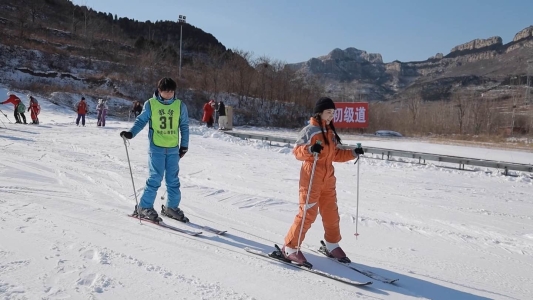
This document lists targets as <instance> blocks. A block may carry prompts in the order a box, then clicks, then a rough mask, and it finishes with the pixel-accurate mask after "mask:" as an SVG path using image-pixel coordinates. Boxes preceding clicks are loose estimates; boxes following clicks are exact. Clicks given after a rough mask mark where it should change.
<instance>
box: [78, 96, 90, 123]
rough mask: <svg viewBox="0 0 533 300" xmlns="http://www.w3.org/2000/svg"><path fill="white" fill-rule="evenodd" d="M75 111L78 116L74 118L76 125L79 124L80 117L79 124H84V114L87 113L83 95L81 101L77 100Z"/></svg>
mask: <svg viewBox="0 0 533 300" xmlns="http://www.w3.org/2000/svg"><path fill="white" fill-rule="evenodd" d="M76 108H77V111H78V118H77V119H76V125H77V126H80V119H81V125H82V126H85V114H87V110H88V109H87V103H86V102H85V97H81V101H80V102H78V104H77V105H76Z"/></svg>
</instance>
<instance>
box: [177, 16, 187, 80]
mask: <svg viewBox="0 0 533 300" xmlns="http://www.w3.org/2000/svg"><path fill="white" fill-rule="evenodd" d="M178 23H180V69H179V77H180V78H181V44H182V36H183V23H187V17H186V16H184V15H179V18H178Z"/></svg>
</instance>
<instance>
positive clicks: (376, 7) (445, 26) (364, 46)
mask: <svg viewBox="0 0 533 300" xmlns="http://www.w3.org/2000/svg"><path fill="white" fill-rule="evenodd" d="M73 2H74V3H76V4H78V5H87V6H89V7H92V8H93V9H94V10H97V11H102V12H106V13H108V12H110V13H112V14H113V15H114V14H116V15H117V16H118V17H128V18H130V19H136V20H139V21H146V20H151V21H156V20H177V18H178V15H180V14H182V15H186V16H187V19H188V22H189V23H191V24H193V25H194V26H196V27H198V28H201V29H202V30H204V31H206V32H209V33H211V34H213V35H214V36H215V37H216V38H217V39H218V40H219V41H220V42H221V43H222V44H224V46H226V47H228V48H230V49H241V50H246V51H250V52H253V53H254V55H255V56H257V57H258V56H263V55H264V56H268V57H270V58H272V59H277V60H281V61H285V62H288V63H295V62H301V61H306V60H308V59H310V58H311V57H317V56H321V55H325V54H327V53H329V52H330V51H331V50H333V49H334V48H341V49H345V48H348V47H355V48H358V49H361V50H365V51H367V52H371V53H380V54H381V55H382V56H383V60H384V61H385V62H390V61H393V60H396V59H397V60H400V61H416V60H425V59H427V58H428V57H430V56H433V55H435V54H436V53H438V52H441V53H444V54H445V55H446V54H447V53H449V51H450V50H451V48H452V47H454V46H456V45H459V44H462V43H466V42H469V41H471V40H473V39H476V38H489V37H492V36H500V37H501V38H502V39H503V42H504V43H508V42H510V41H511V40H512V39H513V37H514V35H515V34H516V33H517V32H518V31H520V30H522V29H524V28H526V27H528V26H530V25H533V15H532V14H531V12H533V0H512V1H510V0H507V1H502V0H448V1H443V0H438V1H437V0H365V1H360V0H328V1H316V0H307V1H303V0H263V1H261V0H188V1H182V0H166V1H164V0H151V1H146V0H145V1H141V0H83V1H80V0H74V1H73ZM326 3H327V4H326Z"/></svg>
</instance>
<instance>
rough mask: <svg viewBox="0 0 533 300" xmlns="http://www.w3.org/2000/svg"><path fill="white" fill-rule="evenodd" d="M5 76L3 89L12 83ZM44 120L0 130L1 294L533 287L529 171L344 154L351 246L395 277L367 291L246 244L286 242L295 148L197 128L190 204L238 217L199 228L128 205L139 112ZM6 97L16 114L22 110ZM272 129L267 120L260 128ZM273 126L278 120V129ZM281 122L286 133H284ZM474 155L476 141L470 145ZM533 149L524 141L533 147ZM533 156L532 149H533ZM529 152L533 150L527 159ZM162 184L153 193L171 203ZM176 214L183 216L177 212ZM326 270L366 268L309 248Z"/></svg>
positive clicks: (138, 160) (473, 294)
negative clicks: (132, 133) (139, 215)
mask: <svg viewBox="0 0 533 300" xmlns="http://www.w3.org/2000/svg"><path fill="white" fill-rule="evenodd" d="M2 94H3V95H5V89H0V95H2ZM39 100H40V104H41V106H42V107H43V111H42V114H41V116H40V120H41V125H39V126H33V125H14V124H9V123H8V122H7V120H6V119H5V117H4V116H3V115H0V119H1V120H2V121H4V123H5V125H6V127H7V128H0V153H1V156H0V298H1V299H413V298H427V299H485V298H490V299H530V298H531V295H532V294H533V289H532V285H531V281H532V279H533V275H532V274H533V197H532V196H531V191H532V190H533V183H532V181H531V180H530V179H529V178H528V177H525V176H521V177H516V178H514V177H504V176H501V175H499V174H497V173H493V174H487V173H485V172H481V171H480V172H461V171H456V170H451V169H443V168H439V167H435V166H431V165H427V166H419V165H411V164H405V163H394V162H387V161H380V160H373V159H362V160H361V162H360V163H361V165H360V173H361V177H360V197H359V218H360V220H359V224H358V233H359V234H360V235H359V237H358V238H357V239H356V237H355V236H354V233H355V228H356V224H355V215H356V200H357V197H356V194H357V184H356V182H357V177H356V174H357V166H356V165H353V162H348V163H340V164H336V176H337V192H338V204H339V212H340V214H341V230H342V235H343V240H342V241H341V245H342V246H343V248H344V250H345V251H346V252H347V254H348V255H349V257H350V258H352V260H353V261H355V262H356V264H357V265H358V266H359V267H362V268H365V269H369V270H373V271H375V272H376V273H379V274H382V275H384V276H387V277H393V278H399V279H400V280H399V282H398V283H397V284H396V285H390V284H384V283H381V282H377V281H374V283H373V284H372V285H371V286H369V287H365V288H355V287H351V286H348V285H345V284H342V283H339V282H336V281H332V280H328V279H325V278H322V277H319V276H316V275H313V274H310V273H307V272H303V271H300V270H295V269H293V268H290V267H286V266H282V265H278V264H277V263H275V262H271V261H266V260H263V259H260V258H257V257H255V256H253V255H251V254H248V253H246V252H245V251H244V250H243V247H251V248H256V249H259V250H263V251H265V252H269V251H271V250H272V246H273V244H274V243H278V244H282V243H283V238H284V236H285V234H286V232H287V230H288V229H289V227H290V225H291V223H292V220H293V218H294V215H295V214H296V211H297V202H298V176H299V170H300V162H298V161H297V160H296V159H295V158H294V156H293V155H292V154H291V152H290V150H291V149H288V148H282V147H270V146H269V145H268V144H266V143H260V142H253V141H243V140H240V139H237V138H233V137H230V136H227V135H225V134H223V133H220V132H217V131H215V130H211V129H207V128H205V127H201V126H197V125H193V126H191V141H190V148H189V149H190V151H189V152H188V153H187V155H186V156H185V157H184V158H183V159H182V161H181V163H180V167H181V173H180V175H181V176H180V177H181V188H182V195H183V200H182V204H181V208H182V209H183V210H184V211H185V213H186V214H187V215H188V216H189V217H190V218H191V220H193V221H194V222H196V223H200V224H205V225H210V226H213V227H216V228H220V229H225V230H228V234H227V235H225V236H215V235H214V234H211V233H208V232H204V234H203V235H202V236H201V237H197V238H194V237H189V236H184V235H182V234H178V233H175V232H171V231H167V230H163V229H161V228H159V227H156V226H153V225H150V224H145V223H143V225H140V224H139V221H137V220H135V219H132V218H129V217H127V216H126V214H128V213H131V212H132V210H133V207H134V205H135V197H134V193H133V188H132V182H131V178H130V173H129V168H128V161H127V159H126V150H125V146H124V143H123V141H122V139H121V138H120V137H119V132H120V131H121V130H124V129H127V128H129V127H130V126H131V124H132V123H127V122H122V121H117V120H113V119H110V120H108V122H107V124H106V127H105V128H99V127H96V124H95V123H94V120H92V119H90V118H89V123H88V125H87V127H76V126H75V125H74V124H73V121H74V117H75V114H74V113H73V112H72V111H70V110H69V109H67V108H64V107H61V106H57V105H54V104H50V103H49V102H47V100H46V99H43V98H39ZM0 109H2V111H3V112H5V113H6V114H7V113H9V114H8V117H10V119H11V120H12V121H13V117H12V116H11V115H12V113H11V112H12V107H11V106H5V105H0ZM0 126H2V123H0ZM263 133H264V132H263ZM273 134H276V133H273ZM278 134H279V133H278ZM147 145H148V141H147V137H146V132H145V133H141V134H140V135H139V136H138V137H136V138H135V139H133V140H131V141H130V144H129V146H128V151H129V156H130V158H131V165H132V168H133V176H134V181H135V186H136V187H137V195H138V196H139V194H140V193H142V188H143V187H144V182H145V180H146V177H147V174H148V168H147V160H148V157H147ZM462 149H463V151H464V153H465V154H466V153H468V154H469V155H468V156H472V153H476V152H479V151H480V150H479V149H476V148H462ZM526 155H527V154H526ZM529 155H531V154H529ZM530 157H531V156H530ZM164 196H165V186H164V183H163V184H162V187H161V188H160V192H159V195H158V197H157V200H156V208H157V207H159V206H160V205H161V204H163V203H164V202H163V200H162V199H161V197H164ZM168 222H169V223H171V224H173V225H175V226H180V227H184V228H189V229H190V227H187V226H186V225H183V224H178V223H177V222H174V221H172V220H170V221H168ZM322 236H323V229H322V222H321V220H320V217H318V219H317V221H316V222H315V223H314V225H313V227H312V228H311V230H310V231H309V233H308V235H307V237H306V239H305V242H304V252H305V254H306V256H307V258H308V259H309V260H310V261H311V262H312V263H313V264H314V266H315V267H316V268H317V269H320V270H323V271H326V272H329V273H332V274H334V275H336V276H341V277H345V278H349V279H352V280H357V281H366V280H368V278H366V277H364V276H363V275H361V274H358V273H355V272H353V271H351V270H348V269H347V268H343V267H342V266H339V265H337V264H336V263H334V262H331V261H329V260H327V259H325V258H323V257H321V256H319V255H316V254H314V253H312V252H309V251H308V250H306V248H309V247H311V248H317V247H318V245H319V244H318V242H319V241H320V239H322Z"/></svg>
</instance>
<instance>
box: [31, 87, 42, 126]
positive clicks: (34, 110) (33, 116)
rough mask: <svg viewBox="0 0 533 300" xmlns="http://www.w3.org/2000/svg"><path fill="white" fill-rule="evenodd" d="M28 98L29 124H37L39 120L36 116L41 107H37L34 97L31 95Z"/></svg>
mask: <svg viewBox="0 0 533 300" xmlns="http://www.w3.org/2000/svg"><path fill="white" fill-rule="evenodd" d="M28 98H29V99H30V105H29V107H28V111H29V112H31V123H32V124H39V118H37V116H38V115H39V113H40V112H41V106H40V105H39V102H38V101H37V99H35V97H33V96H32V95H31V94H29V95H28Z"/></svg>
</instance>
